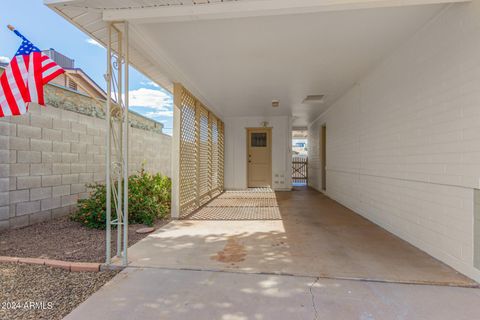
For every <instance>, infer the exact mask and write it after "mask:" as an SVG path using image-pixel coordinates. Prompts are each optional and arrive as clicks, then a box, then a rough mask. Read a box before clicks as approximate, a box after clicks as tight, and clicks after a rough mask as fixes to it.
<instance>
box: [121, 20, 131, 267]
mask: <svg viewBox="0 0 480 320" xmlns="http://www.w3.org/2000/svg"><path fill="white" fill-rule="evenodd" d="M124 35H125V109H124V121H123V139H122V140H123V147H122V149H123V150H122V151H123V161H124V162H123V196H124V197H123V201H124V204H123V213H124V215H125V216H124V218H123V250H124V252H123V265H124V266H126V265H127V264H128V255H127V250H128V131H129V130H128V128H129V124H128V106H129V105H128V103H129V99H128V92H129V88H128V84H129V78H128V76H129V72H128V71H129V70H128V67H129V62H128V58H129V57H128V51H129V47H128V45H129V41H128V22H125V23H124Z"/></svg>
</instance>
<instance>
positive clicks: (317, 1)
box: [103, 0, 471, 23]
mask: <svg viewBox="0 0 480 320" xmlns="http://www.w3.org/2000/svg"><path fill="white" fill-rule="evenodd" d="M470 1H471V0H254V1H231V2H230V1H229V2H220V3H218V2H217V3H209V4H200V5H175V6H153V7H149V6H146V7H143V8H129V9H108V10H104V11H103V20H105V21H121V20H129V21H134V22H136V23H153V22H155V23H161V22H178V21H194V20H213V19H230V18H246V17H260V16H272V15H285V14H299V13H312V12H323V11H342V10H355V9H373V8H386V7H402V6H413V5H427V4H445V3H456V2H470Z"/></svg>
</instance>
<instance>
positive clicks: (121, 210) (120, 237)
mask: <svg viewBox="0 0 480 320" xmlns="http://www.w3.org/2000/svg"><path fill="white" fill-rule="evenodd" d="M122 23H123V30H122V28H117V26H116V24H122ZM112 32H115V34H116V35H117V37H116V39H117V47H116V49H117V50H116V52H115V53H114V49H113V48H112V45H113V39H112ZM128 52H129V50H128V24H127V23H126V22H117V23H114V22H112V23H110V24H109V26H108V46H107V74H106V76H105V78H106V80H107V110H106V114H105V117H106V121H107V132H106V139H107V141H106V145H107V150H106V168H105V173H106V174H105V180H106V181H105V184H106V189H107V192H106V201H107V203H106V215H107V217H106V223H107V226H106V233H107V235H106V238H107V239H106V240H107V244H106V250H107V252H106V259H105V260H106V263H107V264H110V263H111V229H112V226H116V228H117V254H116V255H117V257H118V258H120V257H122V265H124V266H126V265H127V264H128V257H127V249H128V127H129V124H128V105H129V102H128V85H129V81H128V77H129V72H128V66H129V63H128V59H129V58H128ZM113 54H116V56H115V65H114V67H115V69H116V70H117V73H116V74H115V72H114V71H113V69H112V62H113V61H112V55H113ZM123 68H125V69H123ZM112 89H114V91H113V93H115V94H116V96H115V98H116V104H115V105H113V103H112ZM112 109H114V111H113V112H112ZM112 141H113V143H112ZM112 155H113V157H112ZM112 174H113V179H112ZM112 196H113V199H112ZM112 200H113V201H112ZM112 203H113V205H114V207H115V212H116V215H117V218H116V219H114V220H112V216H111V215H112Z"/></svg>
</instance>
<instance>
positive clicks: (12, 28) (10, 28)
mask: <svg viewBox="0 0 480 320" xmlns="http://www.w3.org/2000/svg"><path fill="white" fill-rule="evenodd" d="M7 28H8V29H9V30H10V31H15V27H14V26H12V25H11V24H7Z"/></svg>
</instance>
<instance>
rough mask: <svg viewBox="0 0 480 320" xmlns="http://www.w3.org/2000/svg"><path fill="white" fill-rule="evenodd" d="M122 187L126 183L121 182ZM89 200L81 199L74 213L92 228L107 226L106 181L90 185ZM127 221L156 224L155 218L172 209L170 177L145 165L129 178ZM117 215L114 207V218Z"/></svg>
mask: <svg viewBox="0 0 480 320" xmlns="http://www.w3.org/2000/svg"><path fill="white" fill-rule="evenodd" d="M122 186H123V184H122ZM88 187H89V189H90V190H91V194H90V197H89V198H88V199H82V200H79V201H78V211H77V212H76V213H75V214H74V215H73V216H72V219H73V220H74V221H78V222H81V223H82V224H84V225H86V226H87V227H89V228H96V229H102V228H105V225H106V197H107V196H106V187H105V185H103V184H93V185H89V186H88ZM128 189H129V195H128V221H129V223H142V224H145V225H148V226H151V225H153V223H154V222H155V220H157V219H160V218H165V217H166V216H167V215H168V213H169V211H170V198H171V189H172V188H171V180H170V179H169V178H168V177H165V176H162V175H161V174H159V173H157V174H150V173H148V172H145V170H144V169H143V168H142V170H140V172H138V173H137V174H134V175H132V176H130V177H129V178H128ZM116 217H117V215H116V212H115V210H114V206H113V195H112V220H113V219H116Z"/></svg>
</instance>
